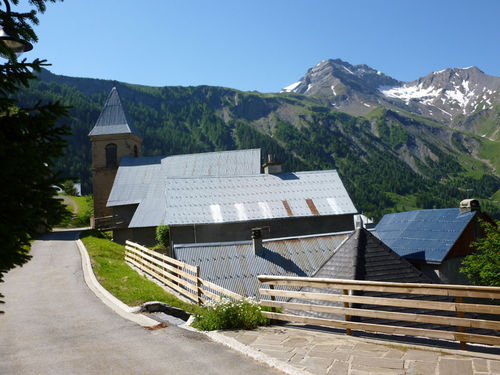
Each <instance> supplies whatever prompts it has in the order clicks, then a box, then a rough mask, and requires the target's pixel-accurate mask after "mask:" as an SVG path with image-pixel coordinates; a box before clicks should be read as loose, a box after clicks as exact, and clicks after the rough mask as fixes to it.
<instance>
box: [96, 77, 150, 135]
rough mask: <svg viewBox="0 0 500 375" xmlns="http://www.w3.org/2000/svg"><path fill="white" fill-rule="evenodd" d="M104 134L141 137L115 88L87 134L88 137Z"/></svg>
mask: <svg viewBox="0 0 500 375" xmlns="http://www.w3.org/2000/svg"><path fill="white" fill-rule="evenodd" d="M105 134H135V135H137V136H138V137H141V134H140V133H139V131H138V130H137V129H136V128H135V126H134V125H133V124H132V122H131V121H130V120H129V118H128V116H127V112H126V111H125V109H124V108H123V106H122V102H121V100H120V95H118V90H117V89H116V87H113V88H112V89H111V92H110V93H109V95H108V99H106V103H105V104H104V107H103V109H102V111H101V114H100V115H99V118H98V119H97V122H96V123H95V126H94V128H93V129H92V130H91V132H90V133H89V137H92V136H94V135H105ZM141 138H142V137H141Z"/></svg>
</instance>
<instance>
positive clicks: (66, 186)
mask: <svg viewBox="0 0 500 375" xmlns="http://www.w3.org/2000/svg"><path fill="white" fill-rule="evenodd" d="M61 188H62V190H63V192H64V194H66V195H73V196H76V195H78V191H77V190H76V187H75V184H74V182H73V181H71V180H66V181H64V182H63V184H62V186H61Z"/></svg>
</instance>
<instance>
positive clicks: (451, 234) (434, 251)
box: [376, 208, 475, 263]
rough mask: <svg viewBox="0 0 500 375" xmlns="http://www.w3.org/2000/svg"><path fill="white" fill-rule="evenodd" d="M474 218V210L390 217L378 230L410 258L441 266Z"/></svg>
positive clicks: (403, 214)
mask: <svg viewBox="0 0 500 375" xmlns="http://www.w3.org/2000/svg"><path fill="white" fill-rule="evenodd" d="M474 215H475V212H474V211H473V212H465V213H460V209H458V208H445V209H435V210H417V211H409V212H400V213H395V214H387V215H385V216H384V217H383V218H382V220H380V222H379V223H378V224H377V227H376V231H377V236H378V237H379V238H380V239H381V240H382V241H383V242H384V243H385V244H386V245H387V246H389V247H390V248H391V249H393V250H394V251H395V252H396V253H398V254H399V255H401V256H403V257H405V258H406V259H410V260H419V261H425V262H431V263H441V262H442V261H443V260H444V258H446V255H447V254H448V252H449V251H450V249H451V248H452V246H453V245H454V244H455V242H456V241H457V240H458V238H459V237H460V235H461V234H462V232H463V230H464V229H465V227H466V226H467V224H469V222H470V221H471V220H472V219H473V217H474Z"/></svg>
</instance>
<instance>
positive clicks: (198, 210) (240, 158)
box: [89, 88, 357, 249]
mask: <svg viewBox="0 0 500 375" xmlns="http://www.w3.org/2000/svg"><path fill="white" fill-rule="evenodd" d="M89 137H90V140H91V143H92V176H93V192H94V220H93V223H92V224H93V226H94V227H97V228H101V229H111V230H112V231H113V239H114V240H115V241H116V242H119V243H124V242H125V241H126V240H131V241H134V242H137V243H140V244H143V245H146V246H150V245H154V244H155V242H156V240H155V230H156V227H157V226H158V225H168V226H169V227H170V238H171V245H172V249H173V248H174V245H176V244H199V243H219V242H230V241H248V240H250V239H251V238H288V237H293V236H309V235H317V234H327V233H338V232H350V231H352V230H353V229H354V226H355V224H354V218H355V215H356V213H357V210H356V208H355V207H354V205H353V202H352V201H351V199H350V197H349V195H348V193H347V191H346V189H345V187H344V185H343V183H342V181H341V179H340V177H339V175H338V173H337V171H335V170H326V171H307V172H284V171H283V170H282V166H281V164H280V163H278V162H277V161H276V160H273V158H272V156H270V155H269V156H268V157H267V159H266V160H265V162H264V163H263V160H262V155H261V151H260V149H250V150H234V151H219V152H208V153H200V154H189V155H172V156H161V157H159V156H154V157H144V156H142V136H141V134H140V133H139V131H138V130H137V129H136V128H135V127H134V126H133V124H132V123H131V121H130V119H129V118H128V116H127V114H126V111H125V110H124V108H123V106H122V103H121V100H120V97H119V94H118V91H117V90H116V88H113V89H112V90H111V92H110V94H109V96H108V98H107V100H106V103H105V104H104V107H103V109H102V111H101V114H100V116H99V118H98V120H97V122H96V123H95V126H94V127H93V129H92V130H91V132H90V133H89Z"/></svg>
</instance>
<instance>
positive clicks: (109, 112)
mask: <svg viewBox="0 0 500 375" xmlns="http://www.w3.org/2000/svg"><path fill="white" fill-rule="evenodd" d="M89 137H90V141H91V142H92V185H93V193H94V217H95V219H96V223H98V219H99V218H103V217H108V216H110V215H111V209H110V208H108V207H106V203H107V201H108V197H109V193H110V192H111V187H112V186H113V181H114V179H115V176H116V172H117V171H118V166H119V165H120V161H121V159H122V157H124V156H131V157H138V156H141V154H142V152H141V144H142V137H141V135H140V133H139V131H138V130H137V129H136V128H135V126H134V125H133V124H132V122H131V121H130V119H129V117H128V116H127V112H126V111H125V109H124V108H123V106H122V103H121V100H120V96H119V95H118V91H117V89H116V87H113V88H112V89H111V92H110V93H109V95H108V98H107V99H106V103H105V104H104V107H103V109H102V111H101V114H100V115H99V118H98V119H97V121H96V123H95V125H94V127H93V128H92V130H91V131H90V133H89Z"/></svg>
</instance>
